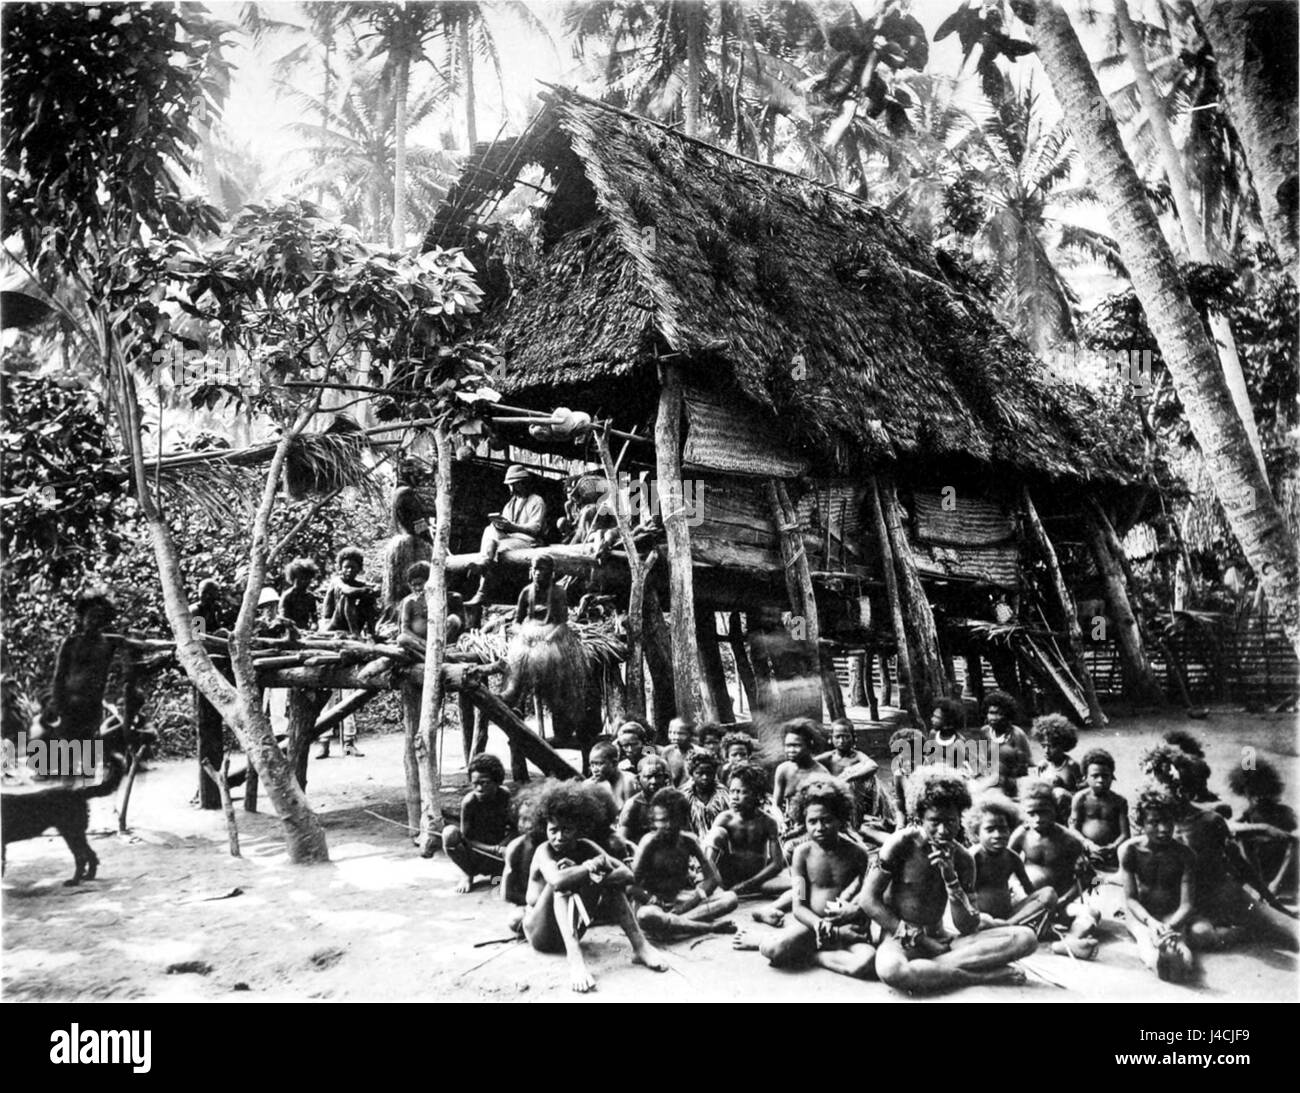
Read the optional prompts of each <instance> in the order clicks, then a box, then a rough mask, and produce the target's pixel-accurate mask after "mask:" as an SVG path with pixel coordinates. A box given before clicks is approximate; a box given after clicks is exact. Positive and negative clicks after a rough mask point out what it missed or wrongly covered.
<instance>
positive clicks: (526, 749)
mask: <svg viewBox="0 0 1300 1093" xmlns="http://www.w3.org/2000/svg"><path fill="white" fill-rule="evenodd" d="M465 693H466V694H468V695H469V697H470V699H471V701H473V703H474V705H475V706H477V707H478V708H479V709H480V710H482V711H483V712H484V713H485V714H486V715H487V716H488V718H489V719H490V720H492V721H493V722H495V723H496V724H497V725H498V726H500V728H501V729H503V730H504V731H505V734H506V735H507V736H508V737H509V738H510V742H511V744H513V745H515V746H517V747H518V748H519V749H520V751H521V752H523V755H524V757H525V758H526V759H528V760H529V761H530V762H532V764H533V765H534V766H536V767H537V768H538V769H539V770H540V771H541V772H542V773H543V774H545V775H547V776H549V777H551V778H564V779H568V778H578V777H580V774H579V772H578V771H576V770H574V769H573V767H572V766H570V765H569V763H568V762H566V761H565V760H564V759H563V758H562V757H561V756H560V753H559V752H557V751H556V750H555V749H554V748H552V747H551V745H550V744H548V743H547V742H546V741H545V740H543V739H542V738H541V737H540V736H538V735H537V734H536V733H535V732H533V730H532V729H530V728H529V727H528V725H527V724H526V723H525V722H524V720H523V719H522V718H521V717H520V716H519V715H518V714H516V713H515V711H514V710H512V709H511V708H510V707H509V706H507V705H506V704H505V703H504V702H503V701H502V700H501V698H500V696H499V695H496V694H493V693H492V692H491V691H489V690H488V689H487V688H486V687H484V686H483V684H481V683H471V684H469V685H467V686H466V688H465Z"/></svg>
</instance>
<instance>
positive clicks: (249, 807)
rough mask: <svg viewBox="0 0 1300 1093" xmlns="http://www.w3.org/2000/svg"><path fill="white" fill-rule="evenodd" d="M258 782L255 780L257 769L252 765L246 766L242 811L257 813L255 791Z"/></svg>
mask: <svg viewBox="0 0 1300 1093" xmlns="http://www.w3.org/2000/svg"><path fill="white" fill-rule="evenodd" d="M258 786H259V782H258V778H257V768H256V767H255V766H253V764H252V763H249V764H248V770H247V773H246V774H245V776H244V811H245V812H256V811H257V790H258Z"/></svg>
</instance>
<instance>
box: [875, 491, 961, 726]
mask: <svg viewBox="0 0 1300 1093" xmlns="http://www.w3.org/2000/svg"><path fill="white" fill-rule="evenodd" d="M876 487H877V492H878V493H879V495H880V504H881V508H882V509H883V511H884V515H885V526H886V528H888V531H889V545H890V547H891V549H892V550H893V554H894V565H895V567H896V569H897V570H898V587H899V593H900V599H901V601H902V608H903V618H904V620H905V622H906V625H907V627H908V632H909V634H910V635H911V638H912V642H913V644H912V646H911V647H910V648H909V650H908V651H909V654H910V663H909V666H910V668H911V670H912V674H911V677H910V682H911V684H912V691H913V694H914V700H915V701H916V703H917V704H918V705H919V706H920V708H921V712H922V713H928V712H929V710H930V709H931V707H932V706H933V705H934V703H935V701H936V700H937V699H940V698H943V697H944V695H945V694H946V693H947V688H948V680H947V677H946V676H945V675H944V671H943V659H942V657H941V656H940V653H939V633H938V630H937V628H936V627H935V625H934V612H932V611H931V610H930V601H929V600H928V599H926V596H925V586H924V585H922V584H921V575H920V573H919V572H918V571H917V568H916V560H915V559H914V558H913V557H912V545H911V543H909V542H908V540H907V532H906V531H905V530H904V529H903V512H902V507H901V506H900V505H899V503H898V494H897V492H896V491H895V489H894V486H893V484H892V483H889V482H879V481H878V482H877V484H876Z"/></svg>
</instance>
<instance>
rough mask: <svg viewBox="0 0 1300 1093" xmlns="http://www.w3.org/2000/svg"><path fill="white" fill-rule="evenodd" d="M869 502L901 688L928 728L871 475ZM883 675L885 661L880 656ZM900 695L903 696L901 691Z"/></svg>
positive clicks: (914, 717)
mask: <svg viewBox="0 0 1300 1093" xmlns="http://www.w3.org/2000/svg"><path fill="white" fill-rule="evenodd" d="M867 501H868V503H869V504H870V506H871V515H872V518H873V520H874V522H875V525H876V540H877V542H878V543H879V545H880V569H881V572H882V573H883V574H884V578H885V593H886V595H887V596H888V597H889V613H890V616H891V617H892V619H893V622H894V642H895V644H896V645H897V646H898V677H899V678H898V688H899V691H900V692H901V691H902V689H903V684H904V683H906V684H907V712H908V713H910V714H911V715H912V723H913V724H914V725H915V726H916V727H917V728H918V729H921V730H924V729H925V727H926V724H925V718H923V717H922V716H921V708H920V706H918V705H917V703H916V688H915V687H914V686H912V656H911V653H909V652H908V648H907V626H906V624H905V623H904V622H903V604H902V601H901V600H900V599H899V596H898V577H897V576H896V575H895V573H894V551H893V548H892V547H890V545H889V526H888V525H887V524H886V523H885V512H884V506H883V505H882V504H881V501H880V485H879V483H878V482H877V481H876V480H875V479H874V478H872V479H871V486H870V488H869V489H868V490H867ZM880 667H881V671H882V674H883V672H884V668H885V660H884V657H883V655H882V657H881V664H880ZM899 697H900V698H901V697H902V695H901V694H900V696H899Z"/></svg>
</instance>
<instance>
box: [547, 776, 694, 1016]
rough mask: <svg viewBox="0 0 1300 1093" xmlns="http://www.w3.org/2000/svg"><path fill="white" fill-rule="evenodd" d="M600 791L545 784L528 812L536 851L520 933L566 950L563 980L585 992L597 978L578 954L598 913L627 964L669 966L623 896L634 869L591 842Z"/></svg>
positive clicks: (602, 820)
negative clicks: (620, 935)
mask: <svg viewBox="0 0 1300 1093" xmlns="http://www.w3.org/2000/svg"><path fill="white" fill-rule="evenodd" d="M606 816H607V813H606V805H605V804H604V803H603V799H602V794H601V793H600V792H599V791H598V790H595V789H594V788H593V787H591V786H590V785H587V784H584V783H580V782H553V783H547V785H546V788H545V789H544V790H543V792H542V793H541V794H540V795H539V796H538V799H537V804H536V809H535V812H534V818H533V839H534V842H535V843H536V845H537V849H536V850H535V851H534V853H533V859H532V862H531V864H530V865H529V871H528V872H529V876H528V897H527V909H526V910H525V911H524V921H523V929H524V936H525V937H526V938H527V939H528V942H529V944H531V945H532V947H533V948H534V949H536V950H537V951H538V952H542V953H555V952H561V951H562V952H564V953H565V954H566V955H567V956H568V960H569V984H570V986H571V987H572V988H573V989H574V990H575V991H578V992H581V993H585V992H586V991H589V990H591V989H592V988H593V987H594V986H595V985H596V984H595V981H594V980H593V979H592V978H591V973H590V972H589V971H588V970H587V964H586V961H585V960H583V957H582V946H581V942H582V937H583V935H584V934H585V933H586V931H587V927H588V926H589V925H590V924H591V922H592V919H593V917H594V916H595V915H597V914H598V913H601V912H604V913H605V914H606V915H607V916H608V917H610V918H613V919H614V920H615V921H616V922H617V923H618V924H619V925H620V926H621V927H622V928H623V932H624V933H625V934H626V935H627V939H628V941H630V942H631V943H632V963H634V964H644V965H645V966H646V967H648V968H651V969H653V970H654V971H665V970H667V968H668V965H667V963H665V961H664V958H663V955H662V954H661V953H660V952H659V951H658V950H657V949H655V948H654V947H653V946H652V945H650V944H649V943H648V942H647V941H646V939H645V935H644V934H642V932H641V927H640V926H639V925H637V920H636V915H635V914H634V913H633V911H632V908H631V905H630V904H629V903H628V900H627V890H628V888H629V886H630V885H631V884H632V873H631V871H630V870H629V869H628V867H627V866H626V865H624V864H623V863H622V862H620V861H617V860H615V859H614V858H612V857H611V856H610V855H609V854H607V853H606V852H605V851H604V850H602V849H601V848H600V847H599V846H598V845H597V844H596V842H595V841H593V840H594V838H597V837H599V836H600V835H601V834H602V831H601V828H602V827H603V826H604V825H605V824H606Z"/></svg>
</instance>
